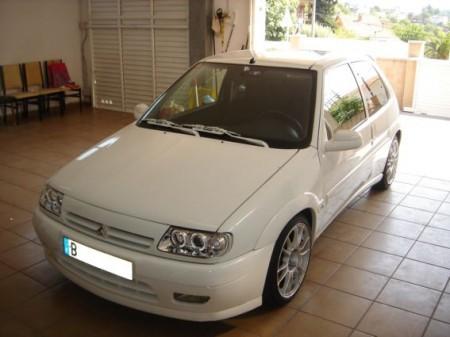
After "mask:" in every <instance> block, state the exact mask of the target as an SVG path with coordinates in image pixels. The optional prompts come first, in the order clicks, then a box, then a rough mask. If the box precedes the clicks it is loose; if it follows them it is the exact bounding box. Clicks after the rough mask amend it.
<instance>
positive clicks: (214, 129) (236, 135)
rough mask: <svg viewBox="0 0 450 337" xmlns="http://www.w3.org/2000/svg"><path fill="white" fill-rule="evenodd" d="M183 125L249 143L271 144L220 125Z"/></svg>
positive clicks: (264, 145)
mask: <svg viewBox="0 0 450 337" xmlns="http://www.w3.org/2000/svg"><path fill="white" fill-rule="evenodd" d="M182 126H183V127H188V128H191V129H192V130H193V131H196V132H204V133H209V134H213V135H218V136H221V135H225V136H228V137H230V138H233V139H237V140H240V141H242V142H245V143H248V144H252V145H257V146H262V147H269V145H268V144H267V143H266V142H265V141H263V140H261V139H256V138H247V137H243V136H241V135H240V134H239V133H237V132H234V131H230V130H227V129H223V128H220V127H218V126H208V125H203V124H183V125H182Z"/></svg>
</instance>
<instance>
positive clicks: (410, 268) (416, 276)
mask: <svg viewBox="0 0 450 337" xmlns="http://www.w3.org/2000/svg"><path fill="white" fill-rule="evenodd" d="M393 277H394V278H396V279H399V280H403V281H407V282H411V283H414V284H418V285H421V286H424V287H428V288H433V289H436V290H439V291H442V290H444V288H445V286H446V284H447V281H448V279H449V277H450V270H449V269H446V268H441V267H436V266H433V265H430V264H426V263H422V262H418V261H413V260H409V259H405V260H404V261H403V262H402V264H401V265H400V267H399V268H398V269H397V271H396V272H395V274H394V276H393Z"/></svg>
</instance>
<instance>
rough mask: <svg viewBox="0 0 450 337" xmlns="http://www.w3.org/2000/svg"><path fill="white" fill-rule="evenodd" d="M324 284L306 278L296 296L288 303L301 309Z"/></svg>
mask: <svg viewBox="0 0 450 337" xmlns="http://www.w3.org/2000/svg"><path fill="white" fill-rule="evenodd" d="M321 287H322V286H321V285H320V284H318V283H314V282H311V281H308V280H305V281H304V282H303V284H302V286H301V288H300V290H299V291H298V293H297V294H296V295H295V297H294V298H293V299H292V300H291V301H290V302H289V303H288V305H289V306H290V307H292V308H294V309H300V308H301V307H302V306H303V305H304V304H305V303H306V302H308V301H309V300H310V298H311V297H312V296H313V295H314V294H315V293H316V292H318V291H319V289H320V288H321Z"/></svg>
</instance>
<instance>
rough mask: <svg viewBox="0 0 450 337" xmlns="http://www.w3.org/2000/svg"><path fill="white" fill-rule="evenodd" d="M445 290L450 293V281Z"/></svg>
mask: <svg viewBox="0 0 450 337" xmlns="http://www.w3.org/2000/svg"><path fill="white" fill-rule="evenodd" d="M445 292H446V293H449V294H450V281H449V282H448V283H447V287H446V288H445Z"/></svg>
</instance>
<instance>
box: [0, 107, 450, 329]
mask: <svg viewBox="0 0 450 337" xmlns="http://www.w3.org/2000/svg"><path fill="white" fill-rule="evenodd" d="M131 120H132V119H131V116H130V115H127V114H121V113H111V112H102V111H96V112H90V111H85V112H84V113H83V114H82V115H80V114H78V113H77V112H70V111H69V112H68V114H67V115H66V117H64V118H62V119H61V118H59V117H56V116H55V117H49V118H47V119H45V120H44V122H42V123H40V122H37V121H29V122H27V123H24V124H23V125H20V126H18V127H7V128H5V127H1V128H0V336H7V337H13V336H49V337H50V336H58V337H66V336H83V337H88V336H157V337H160V336H161V337H162V336H181V335H182V336H222V337H247V336H248V337H251V336H262V337H265V336H280V337H281V336H282V337H291V336H295V337H302V336H310V337H326V336H330V337H331V336H335V337H336V336H353V337H356V336H359V337H362V336H379V337H391V336H392V337H396V336H398V337H413V336H426V337H432V336H434V337H444V336H445V337H449V336H450V284H449V277H450V165H449V159H448V149H447V145H448V144H449V143H450V122H449V121H437V120H431V119H423V118H417V117H409V116H402V121H403V124H404V136H403V144H402V153H401V156H402V159H401V163H400V170H401V173H400V174H399V175H398V178H397V181H396V182H395V184H394V185H393V186H392V189H391V191H389V192H384V193H374V192H368V193H366V194H364V195H362V196H361V197H359V198H358V199H357V200H355V202H354V203H353V204H352V207H350V208H348V209H347V210H346V211H345V212H344V213H342V214H341V215H340V216H339V217H338V219H337V220H336V221H335V222H334V223H333V224H332V225H331V226H330V227H329V228H328V229H327V230H326V232H325V233H324V234H323V236H322V237H321V238H320V239H319V240H318V242H317V244H316V245H315V247H314V250H313V255H314V258H313V260H312V263H311V267H310V270H309V273H308V276H307V281H306V282H305V284H304V286H303V288H302V290H301V291H300V292H299V294H298V295H297V296H296V298H295V299H294V300H293V301H292V302H291V303H290V304H289V305H288V306H285V307H283V308H279V309H276V310H269V309H264V308H262V309H258V310H255V311H253V312H250V313H248V314H246V315H243V316H240V317H236V318H233V319H229V320H226V321H223V322H216V323H203V324H200V323H190V322H184V321H179V320H173V319H168V318H163V317H158V316H154V315H150V314H145V313H142V312H138V311H134V310H131V309H127V308H124V307H121V306H118V305H115V304H113V303H110V302H108V301H105V300H103V299H100V298H98V297H95V296H93V295H91V294H89V293H88V292H86V291H84V290H82V289H80V288H78V287H77V286H75V285H74V284H72V283H71V282H69V281H67V280H65V279H64V278H63V277H62V276H61V275H60V274H59V273H58V272H56V271H54V270H53V269H52V268H51V267H50V266H49V265H48V263H47V262H46V261H45V259H44V255H43V251H42V247H41V245H40V243H39V240H38V239H37V237H36V235H35V233H34V231H33V229H32V227H31V224H30V219H31V211H32V210H33V208H34V207H35V205H36V202H37V198H38V193H39V190H40V188H41V186H42V184H43V183H44V182H45V180H46V178H47V177H49V176H50V175H52V174H53V173H54V172H55V171H56V170H57V169H58V168H59V167H61V166H62V165H64V163H66V162H68V161H69V160H70V159H71V158H73V157H74V156H76V155H77V154H78V153H79V152H80V151H82V150H84V149H86V148H87V147H89V146H90V145H92V144H94V143H95V142H97V141H99V140H100V139H102V138H103V137H105V136H107V135H109V134H110V133H112V132H113V131H115V130H117V129H119V128H120V127H121V126H123V125H125V124H127V123H128V122H131ZM436 178H439V179H441V180H439V179H436ZM442 179H444V180H442Z"/></svg>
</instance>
